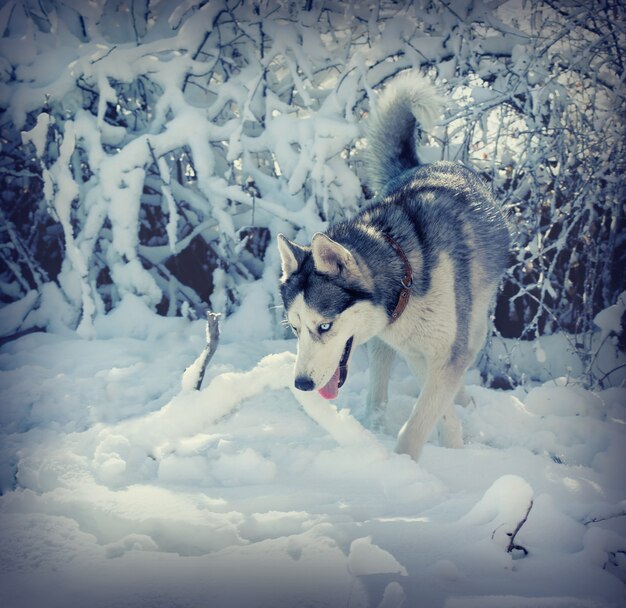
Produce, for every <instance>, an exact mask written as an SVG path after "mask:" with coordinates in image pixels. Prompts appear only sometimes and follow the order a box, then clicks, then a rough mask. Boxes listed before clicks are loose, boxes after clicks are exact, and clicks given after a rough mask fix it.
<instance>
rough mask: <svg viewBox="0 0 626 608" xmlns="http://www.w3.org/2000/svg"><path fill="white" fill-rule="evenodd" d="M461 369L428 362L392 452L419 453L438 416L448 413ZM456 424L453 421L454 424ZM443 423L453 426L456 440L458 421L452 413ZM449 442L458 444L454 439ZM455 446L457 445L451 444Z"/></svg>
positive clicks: (456, 389)
mask: <svg viewBox="0 0 626 608" xmlns="http://www.w3.org/2000/svg"><path fill="white" fill-rule="evenodd" d="M462 382H463V372H462V371H459V369H458V367H457V366H452V365H432V364H431V365H429V366H428V372H427V375H426V382H425V384H424V386H423V388H422V392H421V393H420V396H419V399H418V400H417V403H416V404H415V407H414V408H413V411H412V412H411V415H410V417H409V419H408V420H407V421H406V423H405V424H404V426H403V427H402V428H401V429H400V433H399V434H398V442H397V444H396V452H398V453H399V454H408V455H409V456H410V457H411V458H413V460H417V459H418V458H419V456H420V453H421V451H422V448H423V447H424V444H425V443H426V441H427V440H428V437H429V436H430V434H431V432H432V431H433V429H434V428H435V425H436V424H437V421H438V420H439V419H440V418H441V416H442V415H444V414H445V415H446V416H451V414H450V412H451V410H452V408H453V407H454V397H455V395H456V394H457V392H458V391H459V389H460V388H461V385H462ZM455 423H456V424H455ZM444 424H446V426H448V425H449V424H451V425H452V426H457V424H458V429H455V430H454V434H456V435H457V439H458V437H459V436H460V424H459V423H458V420H457V419H456V416H454V418H453V419H449V420H446V421H445V423H444ZM453 443H455V444H456V443H458V441H457V440H455V441H454V442H453ZM455 447H458V446H455Z"/></svg>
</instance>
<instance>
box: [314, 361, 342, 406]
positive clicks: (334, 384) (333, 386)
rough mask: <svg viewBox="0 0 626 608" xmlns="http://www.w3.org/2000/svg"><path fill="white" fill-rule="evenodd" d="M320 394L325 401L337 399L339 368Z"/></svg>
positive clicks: (321, 389)
mask: <svg viewBox="0 0 626 608" xmlns="http://www.w3.org/2000/svg"><path fill="white" fill-rule="evenodd" d="M318 392H319V394H320V395H321V396H322V397H324V399H335V397H337V395H338V394H339V366H337V369H336V370H335V373H334V374H333V377H332V378H331V379H330V380H329V381H328V382H327V383H326V385H325V386H323V387H322V388H320V389H319V391H318Z"/></svg>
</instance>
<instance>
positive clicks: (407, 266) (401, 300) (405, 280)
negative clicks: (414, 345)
mask: <svg viewBox="0 0 626 608" xmlns="http://www.w3.org/2000/svg"><path fill="white" fill-rule="evenodd" d="M383 236H384V237H385V240H386V241H387V242H388V243H389V244H390V245H391V247H392V249H393V250H394V251H395V252H396V253H397V254H398V256H399V257H400V259H401V260H402V262H403V263H404V276H403V277H402V279H401V281H400V284H401V285H402V289H401V290H400V295H399V296H398V303H397V304H396V308H395V309H394V311H393V312H392V313H391V318H390V320H389V324H391V323H393V322H394V321H397V320H398V318H399V317H400V315H401V314H402V313H403V312H404V309H405V308H406V305H407V304H408V303H409V296H410V295H411V285H412V284H413V269H412V268H411V262H409V260H408V258H407V257H406V255H405V254H404V251H402V247H400V245H398V243H396V242H395V241H394V240H393V239H392V238H391V236H389V235H388V234H386V233H385V234H383Z"/></svg>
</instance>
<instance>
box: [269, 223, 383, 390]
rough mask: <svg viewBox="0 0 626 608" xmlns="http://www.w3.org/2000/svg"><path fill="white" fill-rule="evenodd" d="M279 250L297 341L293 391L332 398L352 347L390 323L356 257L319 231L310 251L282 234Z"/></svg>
mask: <svg viewBox="0 0 626 608" xmlns="http://www.w3.org/2000/svg"><path fill="white" fill-rule="evenodd" d="M278 249H279V251H280V256H281V263H282V276H281V279H280V281H281V294H282V297H283V303H284V305H285V313H286V317H287V321H288V323H289V324H290V325H291V327H292V329H293V331H294V333H295V334H296V336H297V338H298V356H297V360H296V369H295V386H296V388H298V389H300V390H307V391H310V390H314V389H317V390H318V391H319V393H320V394H321V395H322V397H324V398H326V399H334V398H335V397H336V396H337V393H338V391H339V388H340V387H341V386H342V385H343V383H344V382H345V380H346V377H347V374H348V365H349V362H350V357H351V354H352V349H353V347H354V346H356V345H357V344H362V343H363V342H366V341H367V340H369V339H370V338H371V337H372V336H374V335H376V334H377V333H379V332H380V331H381V330H382V328H383V327H384V325H385V324H386V322H387V316H386V314H385V312H384V310H383V309H382V308H381V307H379V306H376V305H375V304H374V303H373V300H372V296H373V285H374V281H373V278H372V276H371V273H370V271H369V269H368V268H367V266H366V264H365V263H364V262H363V261H362V260H361V259H360V258H359V256H358V255H357V254H355V253H353V252H351V251H349V250H348V249H346V247H344V246H343V245H341V244H339V243H337V242H335V241H333V240H332V239H331V238H329V237H328V236H326V235H325V234H322V233H319V232H318V233H317V234H315V235H313V238H312V239H311V245H310V246H309V247H303V246H301V245H297V244H296V243H293V242H291V241H289V240H288V239H287V238H285V237H284V236H283V235H282V234H280V235H278Z"/></svg>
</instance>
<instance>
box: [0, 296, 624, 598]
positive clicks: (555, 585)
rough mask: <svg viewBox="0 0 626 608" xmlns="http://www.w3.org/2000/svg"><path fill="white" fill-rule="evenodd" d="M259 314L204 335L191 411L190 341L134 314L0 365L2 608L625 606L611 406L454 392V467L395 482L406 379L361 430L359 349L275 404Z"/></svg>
mask: <svg viewBox="0 0 626 608" xmlns="http://www.w3.org/2000/svg"><path fill="white" fill-rule="evenodd" d="M252 296H253V298H256V297H257V296H258V294H256V293H255V292H254V290H253V291H252ZM31 299H32V296H31ZM28 304H31V302H30V300H29V301H26V302H24V303H22V305H21V307H17V308H15V309H14V310H13V309H9V311H8V312H10V313H11V316H13V317H16V318H17V317H21V316H22V315H23V314H26V309H27V308H28V306H27V305H28ZM5 310H6V309H5ZM257 317H258V315H255V314H254V310H253V307H252V306H249V307H248V308H242V309H240V311H239V314H238V315H233V316H231V317H229V318H228V319H226V321H224V322H223V327H222V330H223V331H222V339H221V342H220V344H219V347H218V349H217V351H216V353H215V356H214V357H213V359H212V360H211V362H210V364H209V366H208V368H207V372H206V377H205V380H204V383H203V386H202V389H201V390H200V391H195V390H193V389H192V385H193V383H192V382H190V381H189V377H191V376H193V375H194V374H196V373H197V370H195V369H194V367H193V366H194V362H196V361H197V360H198V357H199V354H200V353H201V352H202V350H203V349H204V347H205V344H206V336H205V324H204V322H201V321H189V320H186V319H182V318H163V317H158V316H156V315H155V314H154V313H152V312H151V311H150V309H149V307H148V306H147V304H146V303H145V301H144V300H143V299H142V298H140V297H138V296H135V295H132V294H126V295H125V296H124V298H123V299H122V301H121V303H120V305H119V306H118V308H117V309H115V310H114V311H113V312H111V313H109V314H108V315H106V316H100V317H97V318H96V319H95V322H94V332H95V336H94V338H93V339H91V340H81V339H79V338H78V337H76V335H72V334H59V333H56V334H55V333H31V334H29V335H26V336H23V337H21V338H19V339H17V340H13V341H11V342H8V343H6V344H4V345H3V346H2V349H1V350H0V378H1V381H0V382H1V384H0V387H1V391H2V395H1V403H2V407H1V408H0V425H1V429H2V431H1V432H2V437H1V438H0V439H1V441H0V454H1V458H0V463H1V466H0V486H1V487H2V496H1V497H0V535H1V537H2V543H1V544H0V547H1V550H0V564H1V567H0V604H1V605H3V606H7V607H10V608H21V607H24V608H26V607H29V608H30V607H31V606H41V605H45V606H50V607H53V608H54V607H56V606H59V607H60V606H63V607H68V606H86V605H89V606H93V607H96V608H97V607H105V606H106V607H109V606H123V607H132V608H140V607H141V608H143V607H148V606H150V607H152V606H184V607H196V606H207V605H211V606H220V607H221V608H240V607H241V608H243V607H244V606H245V607H248V606H254V607H268V608H269V607H272V608H282V607H285V608H294V607H297V606H327V607H332V608H334V607H335V606H351V607H355V606H358V607H370V606H371V607H373V608H377V607H378V608H380V607H382V608H401V607H404V608H408V607H410V606H420V608H421V607H424V608H431V607H432V608H461V607H462V608H468V607H469V608H471V607H474V606H475V607H479V606H480V607H481V608H484V607H487V608H489V607H496V606H497V607H499V608H522V607H533V608H536V607H539V608H542V607H545V608H564V607H566V606H567V607H574V608H608V607H615V608H616V607H618V606H621V605H624V602H625V601H626V591H625V589H624V581H626V560H625V559H624V551H625V550H626V526H625V525H624V524H625V521H624V513H625V512H626V496H625V489H626V480H625V479H624V474H623V463H624V462H625V461H626V442H625V441H624V439H625V434H626V411H625V408H624V405H625V404H626V390H624V389H620V388H612V389H608V390H605V391H599V392H591V391H587V390H584V389H583V388H581V387H580V386H577V385H574V384H572V383H568V381H566V380H565V379H562V380H558V379H556V380H555V379H553V380H550V381H547V382H544V381H536V382H533V383H529V385H528V388H517V389H515V390H512V391H500V390H493V389H488V388H485V387H483V386H479V385H478V384H476V382H478V381H479V378H480V377H479V376H478V375H477V374H475V373H470V374H468V381H469V382H470V385H469V386H468V392H469V393H470V395H471V397H472V400H471V403H470V405H468V406H467V407H466V408H460V407H459V408H458V412H459V415H460V417H461V419H462V421H463V425H464V433H465V434H464V440H465V447H464V448H463V449H461V450H454V449H447V448H443V447H441V446H440V445H439V444H438V441H437V438H436V436H434V437H433V438H432V439H431V442H430V443H429V444H428V445H427V446H426V448H425V450H424V453H423V456H422V458H421V460H420V461H419V463H415V462H413V461H412V460H410V459H409V458H408V457H407V456H400V455H397V454H395V453H394V451H393V446H394V441H395V434H396V433H397V431H398V429H399V427H400V425H401V424H402V422H403V419H404V418H405V417H406V415H407V414H408V411H410V408H411V407H412V404H413V401H414V395H415V391H416V385H415V382H414V381H413V380H412V379H411V378H410V376H409V374H408V371H407V367H406V365H405V364H404V363H402V362H398V364H397V365H396V367H395V368H394V370H393V382H392V388H391V403H390V405H389V408H388V411H387V413H386V414H385V416H384V417H382V419H381V420H378V421H373V420H371V419H369V418H368V416H367V414H366V411H365V406H364V402H365V395H366V386H367V354H366V351H365V349H363V348H358V349H356V351H355V354H354V361H353V364H352V369H351V371H350V375H349V377H348V381H347V382H346V385H345V386H344V387H343V388H342V390H341V392H340V395H339V397H338V399H337V400H336V402H335V403H330V402H326V401H324V400H323V399H322V398H321V397H319V396H317V395H316V394H313V393H301V392H299V391H296V390H295V389H292V367H293V362H294V354H293V351H294V346H295V344H294V341H293V340H276V339H271V338H269V337H267V336H268V335H269V332H265V331H262V330H261V331H258V332H257V333H255V330H254V329H253V328H254V327H255V325H256V324H255V321H256V320H257ZM263 322H264V323H265V321H263ZM3 323H4V320H3ZM246 328H247V329H246ZM248 332H249V333H248ZM246 335H250V336H252V338H250V339H246ZM543 348H544V349H545V353H546V357H547V361H546V364H548V363H551V364H552V365H553V366H554V367H556V366H557V362H555V361H554V360H553V358H554V354H553V351H552V350H551V348H550V345H549V344H547V345H546V344H545V343H543ZM533 349H534V346H533V345H532V344H529V345H528V351H529V354H528V356H529V357H530V358H533V357H534V352H533ZM534 361H535V365H539V363H540V362H538V361H537V360H536V357H535V358H534ZM185 370H187V372H185ZM190 370H191V371H190ZM185 373H186V374H187V381H184V377H185ZM471 382H474V384H471ZM375 422H378V424H375ZM520 524H521V525H520ZM518 528H519V529H518ZM510 534H515V537H514V539H512V537H511V536H510ZM511 542H513V544H514V545H516V546H518V547H523V548H524V549H525V550H526V551H527V552H528V553H527V555H526V554H524V552H523V551H522V550H521V549H519V548H518V549H513V550H512V551H510V552H508V550H507V549H508V547H509V544H510V543H511Z"/></svg>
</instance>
